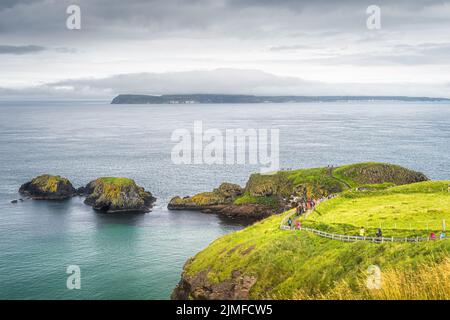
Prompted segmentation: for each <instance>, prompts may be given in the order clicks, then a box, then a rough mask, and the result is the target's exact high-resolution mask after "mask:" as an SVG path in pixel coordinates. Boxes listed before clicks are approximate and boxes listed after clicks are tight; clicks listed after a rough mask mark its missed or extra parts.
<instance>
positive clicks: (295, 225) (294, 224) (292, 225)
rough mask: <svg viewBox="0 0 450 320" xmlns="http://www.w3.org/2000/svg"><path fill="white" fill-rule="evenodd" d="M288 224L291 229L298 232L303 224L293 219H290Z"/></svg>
mask: <svg viewBox="0 0 450 320" xmlns="http://www.w3.org/2000/svg"><path fill="white" fill-rule="evenodd" d="M287 224H288V226H289V228H291V229H292V228H294V229H297V230H300V229H301V228H302V222H301V221H300V220H295V222H294V221H293V220H292V219H291V217H289V219H288V221H287Z"/></svg>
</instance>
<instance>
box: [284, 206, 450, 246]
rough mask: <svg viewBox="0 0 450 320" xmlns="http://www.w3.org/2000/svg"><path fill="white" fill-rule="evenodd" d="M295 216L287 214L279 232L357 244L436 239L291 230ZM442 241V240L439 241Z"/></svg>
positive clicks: (311, 229) (429, 239) (305, 228)
mask: <svg viewBox="0 0 450 320" xmlns="http://www.w3.org/2000/svg"><path fill="white" fill-rule="evenodd" d="M294 214H295V211H293V212H291V213H289V214H288V215H286V216H285V217H284V218H283V220H282V221H281V224H280V229H281V230H304V231H308V232H311V233H313V234H316V235H318V236H320V237H323V238H327V239H331V240H338V241H342V242H357V241H368V242H373V243H384V242H423V241H436V240H437V239H431V238H430V237H426V238H423V237H415V238H408V237H362V236H350V235H345V234H335V233H329V232H325V231H321V230H317V229H313V228H307V227H300V228H299V229H295V228H291V227H290V226H288V225H286V223H287V221H288V220H289V218H290V217H292V216H293V215H294ZM445 239H449V237H446V238H445ZM441 240H442V239H441Z"/></svg>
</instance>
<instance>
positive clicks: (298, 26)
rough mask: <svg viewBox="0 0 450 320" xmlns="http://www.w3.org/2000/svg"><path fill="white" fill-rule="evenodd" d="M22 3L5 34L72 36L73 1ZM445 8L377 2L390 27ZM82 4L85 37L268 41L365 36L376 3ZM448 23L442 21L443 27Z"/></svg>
mask: <svg viewBox="0 0 450 320" xmlns="http://www.w3.org/2000/svg"><path fill="white" fill-rule="evenodd" d="M20 3H22V4H23V5H20V6H19V5H17V6H15V7H12V8H11V6H12V5H13V3H12V1H7V2H6V4H5V5H4V8H5V7H8V8H10V9H9V10H8V12H6V10H3V13H4V14H2V11H1V7H0V33H3V34H9V33H11V34H18V33H19V34H22V35H24V36H25V35H31V34H33V35H39V36H40V37H45V36H47V37H48V36H50V35H55V34H64V33H66V32H67V30H66V29H65V19H66V17H67V15H66V13H65V9H66V7H67V6H68V5H70V4H73V1H69V0H59V1H56V0H49V1H44V2H42V1H31V0H30V1H20ZM442 3H443V2H442V1H437V0H436V1H432V0H416V1H406V0H401V1H395V2H393V1H387V0H379V1H377V4H378V5H380V6H381V7H382V10H383V11H382V12H383V21H384V22H385V24H386V25H387V26H390V27H394V26H395V25H399V24H402V25H411V24H414V23H426V24H430V25H432V24H436V23H437V22H436V19H437V17H436V13H434V12H429V11H427V10H428V9H429V8H431V7H433V6H437V5H440V4H442ZM76 4H78V5H80V7H81V9H82V17H83V30H82V32H84V33H85V34H89V37H98V38H100V39H101V38H102V36H103V37H108V38H110V37H116V38H125V37H127V38H143V39H149V38H154V37H158V36H161V35H162V34H164V35H167V34H172V35H178V36H218V35H221V36H228V37H239V38H249V37H250V38H251V37H258V38H264V37H273V36H277V35H278V36H283V35H291V34H292V33H296V32H298V31H299V30H303V31H304V30H308V31H318V30H322V31H329V32H333V31H334V32H336V31H338V32H339V31H343V30H347V31H348V30H353V31H355V32H362V31H364V26H365V19H366V13H365V9H366V8H367V6H368V5H370V4H372V1H357V0H346V1H339V2H337V1H331V0H320V1H296V0H284V1H269V0H263V1H249V0H243V1H242V0H239V1H236V0H223V1H215V0H173V1H162V0H159V1H157V0H156V1H155V0H153V1H144V0H128V1H111V0H96V1H91V0H78V1H76ZM391 9H392V10H391ZM443 18H445V17H440V19H439V22H442V21H443V20H442V19H443ZM66 34H67V33H66ZM67 35H68V34H67ZM86 37H87V36H86Z"/></svg>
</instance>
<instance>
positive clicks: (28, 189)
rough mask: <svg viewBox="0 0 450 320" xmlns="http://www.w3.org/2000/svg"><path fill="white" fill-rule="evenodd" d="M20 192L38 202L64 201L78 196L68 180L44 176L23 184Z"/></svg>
mask: <svg viewBox="0 0 450 320" xmlns="http://www.w3.org/2000/svg"><path fill="white" fill-rule="evenodd" d="M19 192H20V193H21V194H24V195H26V196H28V197H30V198H32V199H36V200H63V199H67V198H70V197H73V196H75V195H76V190H75V188H74V187H73V186H72V183H70V181H69V180H68V179H67V178H64V177H61V176H52V175H48V174H44V175H41V176H38V177H36V178H34V179H33V180H31V181H29V182H27V183H25V184H23V185H22V186H21V187H20V189H19Z"/></svg>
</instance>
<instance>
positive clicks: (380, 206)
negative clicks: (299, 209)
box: [307, 181, 450, 236]
mask: <svg viewBox="0 0 450 320" xmlns="http://www.w3.org/2000/svg"><path fill="white" fill-rule="evenodd" d="M449 183H450V181H438V182H434V181H427V182H421V183H415V184H411V185H404V186H397V187H393V188H389V189H385V190H375V191H370V192H358V191H348V192H344V193H343V194H342V195H341V196H340V197H338V198H335V199H333V200H330V201H327V202H324V203H322V204H320V205H319V206H318V207H317V209H316V212H314V213H313V214H312V215H310V216H309V217H308V219H307V220H308V222H312V221H313V222H315V223H323V224H326V225H328V226H329V227H330V228H332V227H338V225H341V224H345V225H346V227H347V228H349V229H351V228H352V227H353V233H355V232H357V229H358V228H359V227H360V226H365V227H366V228H369V229H372V230H371V232H372V233H375V232H376V231H375V228H378V227H380V226H381V227H382V229H383V230H385V235H386V236H395V235H401V234H402V232H403V234H404V233H405V232H406V233H408V234H411V235H414V234H415V235H416V236H424V235H425V236H426V234H427V233H428V232H431V231H435V232H436V231H439V230H441V227H442V220H446V222H448V223H450V193H449V192H448V190H447V189H448V185H449ZM346 233H347V234H348V231H347V232H346ZM350 233H351V232H350Z"/></svg>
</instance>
